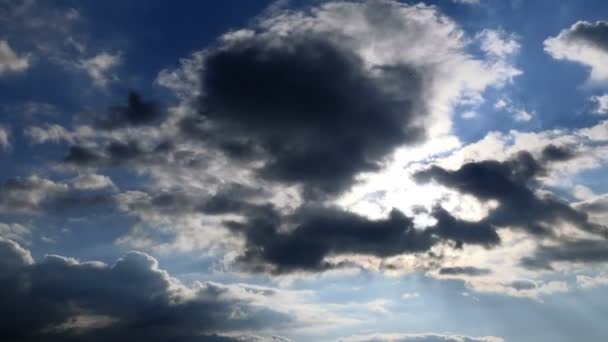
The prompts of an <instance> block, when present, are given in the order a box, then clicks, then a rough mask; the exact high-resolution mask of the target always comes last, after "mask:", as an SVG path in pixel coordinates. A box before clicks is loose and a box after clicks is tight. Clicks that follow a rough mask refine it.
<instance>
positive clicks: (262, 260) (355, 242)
mask: <svg viewBox="0 0 608 342" xmlns="http://www.w3.org/2000/svg"><path fill="white" fill-rule="evenodd" d="M227 224H228V226H229V227H230V228H231V229H233V230H234V231H238V232H241V233H243V234H244V235H245V236H246V241H247V248H246V251H245V253H244V254H243V255H242V256H241V258H240V261H241V262H243V263H246V264H247V265H253V266H255V267H261V268H262V269H260V270H265V269H264V268H265V267H266V266H271V270H272V271H274V272H277V273H282V272H289V271H296V270H309V271H320V270H324V269H328V268H331V267H332V266H333V265H330V264H328V263H327V262H326V261H325V257H327V256H330V255H336V254H345V253H357V254H372V255H377V256H383V257H386V256H392V255H397V254H401V253H415V252H425V251H427V250H428V249H429V248H430V247H431V246H432V245H433V244H434V242H435V238H434V237H433V236H432V235H431V234H430V232H426V231H422V230H417V229H415V228H414V226H413V223H412V221H411V219H410V218H408V217H406V216H405V215H404V214H402V213H401V212H399V211H397V210H393V211H392V212H391V214H390V215H389V217H388V218H386V219H381V220H370V219H367V218H365V217H362V216H359V215H356V214H354V213H350V212H345V211H343V210H340V209H338V208H317V207H314V208H300V209H299V210H298V211H297V212H295V213H294V214H292V215H290V216H289V217H281V216H280V215H279V214H278V213H276V212H275V211H274V210H272V208H266V210H264V211H262V210H258V212H256V215H255V216H254V217H251V218H250V219H249V222H247V223H240V222H229V223H227ZM283 224H288V225H293V226H294V228H293V229H292V230H291V231H289V232H283V231H281V230H282V229H283V228H284V227H281V226H282V225H283Z"/></svg>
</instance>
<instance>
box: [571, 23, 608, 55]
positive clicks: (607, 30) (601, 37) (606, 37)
mask: <svg viewBox="0 0 608 342" xmlns="http://www.w3.org/2000/svg"><path fill="white" fill-rule="evenodd" d="M563 35H564V38H565V39H567V40H577V41H584V42H586V43H589V44H592V45H594V46H596V47H598V48H600V49H603V50H606V51H608V22H606V21H597V22H595V23H590V22H586V21H579V22H578V23H576V24H574V25H573V26H572V27H571V28H570V29H569V30H567V31H565V33H563Z"/></svg>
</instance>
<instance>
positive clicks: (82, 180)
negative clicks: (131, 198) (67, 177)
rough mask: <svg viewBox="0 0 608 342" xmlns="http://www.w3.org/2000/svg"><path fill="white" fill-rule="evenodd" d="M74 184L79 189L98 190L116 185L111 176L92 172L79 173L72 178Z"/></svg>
mask: <svg viewBox="0 0 608 342" xmlns="http://www.w3.org/2000/svg"><path fill="white" fill-rule="evenodd" d="M72 184H73V185H74V188H76V189H78V190H97V189H103V188H115V187H116V186H115V185H114V183H113V182H112V180H111V179H110V177H108V176H104V175H97V174H90V173H88V174H82V175H78V176H77V177H76V178H74V179H73V180H72Z"/></svg>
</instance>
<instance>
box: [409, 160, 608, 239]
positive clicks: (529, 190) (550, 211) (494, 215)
mask: <svg viewBox="0 0 608 342" xmlns="http://www.w3.org/2000/svg"><path fill="white" fill-rule="evenodd" d="M545 151H546V150H545ZM544 154H545V155H546V153H544ZM549 154H554V155H553V157H552V158H551V159H556V158H555V157H556V156H555V154H556V153H554V152H550V153H549ZM557 154H559V155H560V156H561V152H560V153H557ZM558 159H559V158H558ZM545 173H546V170H545V167H544V165H542V164H541V163H539V162H538V161H537V160H536V159H534V157H533V156H532V155H531V154H530V153H528V152H519V153H518V154H517V155H516V156H515V157H513V158H512V159H510V160H507V161H504V162H499V161H495V160H485V161H479V162H471V163H466V164H464V165H462V166H461V167H460V168H459V169H458V170H455V171H450V170H446V169H443V168H441V167H439V166H432V167H431V168H429V169H427V170H423V171H420V172H418V173H416V174H415V176H414V178H415V179H416V180H417V181H418V182H420V183H427V182H430V181H435V182H437V183H439V184H442V185H444V186H446V187H449V188H453V189H455V190H457V191H459V192H461V193H464V194H470V195H473V196H475V197H477V198H478V199H479V200H481V201H490V200H495V201H498V203H499V206H498V207H497V208H496V209H493V210H492V211H491V212H490V214H489V215H488V217H486V218H484V219H483V222H485V223H487V224H490V225H493V226H497V227H504V226H512V227H518V228H521V229H524V230H525V231H527V232H529V233H532V234H534V235H544V236H547V235H553V234H554V232H555V228H556V227H555V225H557V224H559V223H560V222H568V223H570V224H573V225H575V226H576V227H578V228H579V229H582V230H585V231H588V232H590V233H593V234H599V235H601V236H606V233H607V231H606V228H605V227H603V226H601V225H597V224H595V223H592V222H590V221H589V220H588V217H587V214H586V213H584V212H582V211H579V210H577V209H575V208H573V207H571V206H570V205H569V204H567V203H566V202H563V201H561V200H559V199H557V198H556V197H554V196H551V195H546V196H541V195H537V194H536V193H535V188H534V187H535V184H536V183H537V180H536V178H537V177H538V176H541V175H544V174H545Z"/></svg>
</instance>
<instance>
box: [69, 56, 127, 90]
mask: <svg viewBox="0 0 608 342" xmlns="http://www.w3.org/2000/svg"><path fill="white" fill-rule="evenodd" d="M122 60H123V56H122V53H120V52H118V53H115V54H111V53H109V52H106V51H103V52H100V53H99V54H97V55H95V56H93V57H90V58H86V59H81V60H80V61H79V63H78V68H80V69H83V70H84V71H86V73H87V74H88V75H89V77H91V79H92V80H93V84H95V85H96V86H98V87H101V88H104V87H105V86H106V85H107V84H108V83H109V82H113V81H116V80H118V77H117V76H116V75H113V74H110V70H111V69H113V68H115V67H116V66H118V65H120V64H121V63H122Z"/></svg>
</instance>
